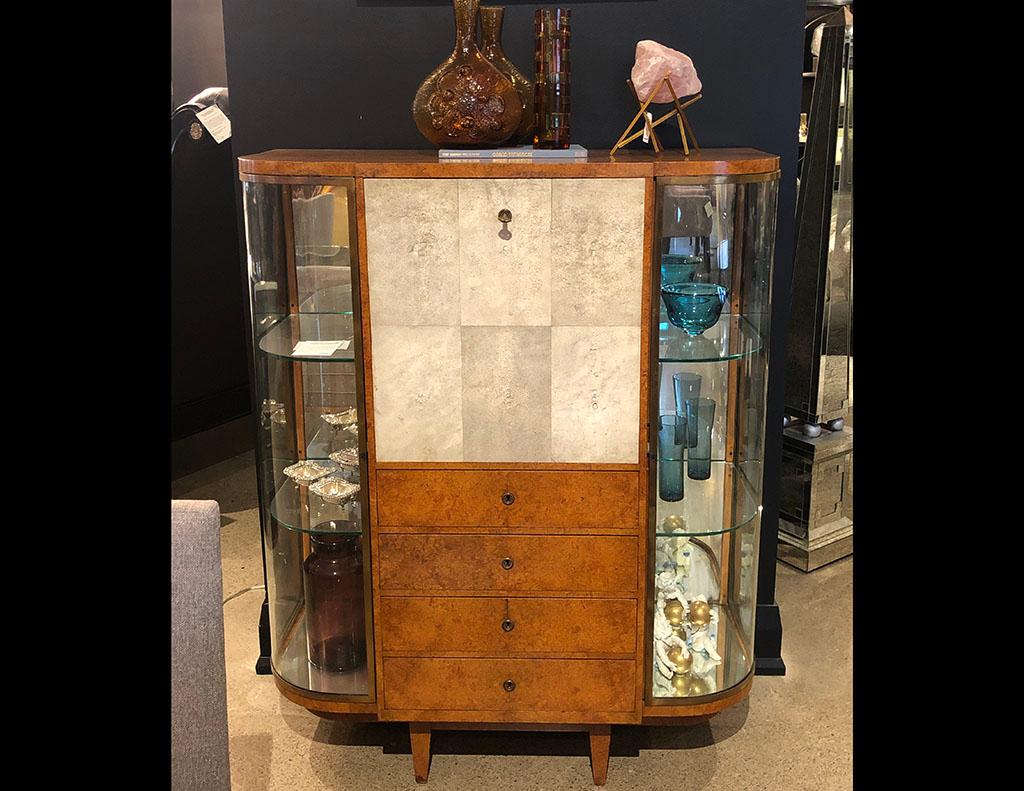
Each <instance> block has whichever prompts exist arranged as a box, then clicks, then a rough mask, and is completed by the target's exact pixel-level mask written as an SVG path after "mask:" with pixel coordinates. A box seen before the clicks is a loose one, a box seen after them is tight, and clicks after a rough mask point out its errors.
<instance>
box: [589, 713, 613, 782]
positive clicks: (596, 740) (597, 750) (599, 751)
mask: <svg viewBox="0 0 1024 791" xmlns="http://www.w3.org/2000/svg"><path fill="white" fill-rule="evenodd" d="M611 744H612V726H611V725H594V726H593V727H592V728H590V770H591V771H592V772H593V773H594V785H596V786H603V785H604V782H605V780H606V779H607V778H608V748H609V747H611Z"/></svg>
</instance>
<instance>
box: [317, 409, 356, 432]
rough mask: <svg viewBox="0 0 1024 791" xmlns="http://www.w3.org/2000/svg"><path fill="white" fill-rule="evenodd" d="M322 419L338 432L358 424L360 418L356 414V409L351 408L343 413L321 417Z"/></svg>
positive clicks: (333, 413) (331, 413) (332, 413)
mask: <svg viewBox="0 0 1024 791" xmlns="http://www.w3.org/2000/svg"><path fill="white" fill-rule="evenodd" d="M320 419H321V420H323V421H324V422H325V423H326V424H327V425H329V426H330V427H331V428H333V429H334V430H335V431H337V430H338V429H339V428H343V427H347V426H350V425H353V424H355V423H356V422H358V420H359V417H358V415H357V414H356V408H355V407H349V408H348V409H346V410H344V411H342V412H328V413H326V414H324V415H320ZM357 430H358V429H357Z"/></svg>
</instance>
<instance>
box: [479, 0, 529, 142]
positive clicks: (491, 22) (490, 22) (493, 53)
mask: <svg viewBox="0 0 1024 791" xmlns="http://www.w3.org/2000/svg"><path fill="white" fill-rule="evenodd" d="M504 19H505V9H504V8H503V7H502V6H480V29H481V31H482V32H483V35H482V37H481V40H480V51H481V52H483V54H484V57H485V58H487V60H489V61H490V62H491V63H493V64H494V65H495V66H496V67H497V69H498V71H500V72H501V73H502V74H504V75H505V76H506V77H508V79H509V80H511V82H512V85H514V86H515V89H516V92H517V93H518V94H519V98H520V100H521V101H522V103H523V118H522V120H521V121H520V122H519V127H518V128H517V129H516V131H515V134H514V135H513V140H514V141H515V142H517V143H532V142H533V120H534V119H533V82H532V81H531V80H528V79H526V77H525V75H524V74H523V73H522V72H521V71H519V69H517V68H516V66H515V64H514V63H513V62H512V61H510V60H509V59H508V56H507V55H506V54H505V50H504V49H502V47H501V25H502V22H503V21H504Z"/></svg>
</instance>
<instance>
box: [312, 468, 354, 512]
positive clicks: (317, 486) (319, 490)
mask: <svg viewBox="0 0 1024 791" xmlns="http://www.w3.org/2000/svg"><path fill="white" fill-rule="evenodd" d="M309 490H310V491H311V492H312V493H313V494H315V495H318V496H319V497H322V498H323V499H324V500H326V501H327V502H329V503H334V504H335V505H341V504H342V503H346V502H348V501H349V500H353V499H355V497H356V495H358V494H359V486H358V485H357V484H354V483H349V482H348V481H346V480H345V479H344V478H339V477H338V476H337V475H331V476H328V477H327V478H321V479H320V480H319V481H317V482H316V483H314V484H313V485H312V486H310V487H309Z"/></svg>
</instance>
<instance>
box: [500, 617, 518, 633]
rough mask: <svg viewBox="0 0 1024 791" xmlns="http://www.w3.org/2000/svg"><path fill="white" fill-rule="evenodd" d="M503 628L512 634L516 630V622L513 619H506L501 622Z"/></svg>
mask: <svg viewBox="0 0 1024 791" xmlns="http://www.w3.org/2000/svg"><path fill="white" fill-rule="evenodd" d="M501 628H502V629H504V630H505V631H506V632H511V631H512V630H513V629H515V628H516V622H515V621H513V620H512V619H511V618H506V619H505V620H504V621H502V622H501Z"/></svg>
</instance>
